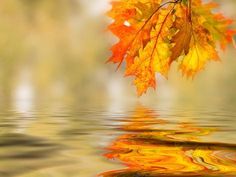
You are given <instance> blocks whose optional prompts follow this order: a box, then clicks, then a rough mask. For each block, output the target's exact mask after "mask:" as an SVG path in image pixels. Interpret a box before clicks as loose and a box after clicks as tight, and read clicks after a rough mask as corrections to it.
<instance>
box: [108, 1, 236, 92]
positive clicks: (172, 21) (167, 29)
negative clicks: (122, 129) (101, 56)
mask: <svg viewBox="0 0 236 177" xmlns="http://www.w3.org/2000/svg"><path fill="white" fill-rule="evenodd" d="M215 7H216V4H215V3H207V4H203V3H202V1H201V0H194V1H192V0H169V1H164V0H119V1H115V2H113V4H112V9H111V10H110V11H109V12H108V16H110V17H111V18H113V19H114V22H113V23H112V24H111V25H110V26H109V29H110V31H111V32H113V33H114V34H115V35H116V36H117V37H118V38H119V42H118V43H117V44H115V45H114V46H113V47H112V49H111V50H112V52H113V54H112V56H111V58H110V59H109V61H111V62H114V63H118V67H119V66H120V64H121V63H122V62H123V61H124V60H125V62H126V75H127V76H134V77H135V81H134V84H135V85H136V87H137V91H138V95H142V94H143V93H144V92H146V90H147V88H148V87H153V88H155V87H156V79H155V74H156V73H160V74H162V75H163V76H165V77H167V75H168V71H169V68H170V65H171V63H172V62H173V61H177V59H179V63H180V69H181V71H182V72H183V74H184V75H186V76H187V77H193V76H194V75H195V74H196V73H197V72H198V71H199V70H201V69H203V68H204V66H205V64H206V63H207V62H208V61H210V60H217V59H218V57H217V52H216V44H217V43H219V44H220V45H221V47H222V48H223V49H224V48H225V46H226V45H227V44H228V43H231V42H232V36H233V35H234V34H235V31H234V30H230V29H229V25H230V23H231V20H229V19H226V18H225V17H223V16H222V15H221V14H215V13H213V12H212V11H213V9H214V8H215Z"/></svg>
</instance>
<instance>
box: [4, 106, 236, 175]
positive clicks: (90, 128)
mask: <svg viewBox="0 0 236 177" xmlns="http://www.w3.org/2000/svg"><path fill="white" fill-rule="evenodd" d="M21 106H22V107H18V108H11V107H10V106H9V107H7V106H6V107H5V108H4V109H3V110H1V114H0V127H1V129H0V176H1V177H13V176H19V177H92V176H101V177H154V176H158V177H159V176H166V177H167V176H168V177H171V176H173V177H174V176H187V177H190V176H217V177H223V176H232V177H233V176H236V136H235V135H236V129H235V126H234V125H235V123H236V119H235V118H236V112H235V111H234V107H233V106H231V107H217V109H216V107H213V108H212V109H211V108H206V107H201V106H194V107H187V106H185V107H183V106H173V107H166V106H153V105H152V106H147V105H145V106H144V105H143V104H140V103H135V104H132V105H129V106H128V105H127V106H123V107H121V108H119V109H116V106H115V107H110V106H107V105H105V104H104V105H103V104H100V105H95V106H94V104H93V106H79V105H76V104H74V105H61V104H56V103H54V104H52V105H51V106H47V104H43V105H41V106H38V107H29V105H28V106H27V103H25V105H24V104H23V103H22V104H21Z"/></svg>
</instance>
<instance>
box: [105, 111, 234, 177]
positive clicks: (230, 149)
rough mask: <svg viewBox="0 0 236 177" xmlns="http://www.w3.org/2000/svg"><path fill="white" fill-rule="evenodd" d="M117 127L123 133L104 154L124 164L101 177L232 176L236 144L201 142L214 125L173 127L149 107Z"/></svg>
mask: <svg viewBox="0 0 236 177" xmlns="http://www.w3.org/2000/svg"><path fill="white" fill-rule="evenodd" d="M125 122H126V123H125V124H124V125H122V126H121V127H120V130H121V131H124V134H122V135H120V136H118V137H117V138H116V139H115V140H114V141H113V142H112V144H111V145H109V146H108V147H107V151H108V152H107V153H106V154H105V156H106V157H107V158H108V159H111V160H118V161H119V162H121V163H122V164H124V165H125V166H126V167H125V168H124V169H121V170H114V171H108V172H105V173H103V174H101V176H103V177H154V176H158V177H159V176H168V177H170V176H188V177H190V176H230V175H231V176H233V175H235V174H236V144H226V143H219V142H204V141H202V140H201V137H205V136H209V135H210V134H212V133H214V132H217V131H219V130H217V129H216V128H211V127H198V126H197V125H194V124H190V123H186V122H182V123H178V124H177V127H174V126H171V125H173V123H172V122H168V121H166V120H164V119H162V118H160V117H159V116H158V114H157V113H156V112H155V111H153V110H150V109H147V108H144V107H138V108H137V109H136V110H135V111H134V113H133V115H131V116H129V117H127V119H126V121H125Z"/></svg>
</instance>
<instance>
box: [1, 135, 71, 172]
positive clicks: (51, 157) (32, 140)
mask: <svg viewBox="0 0 236 177" xmlns="http://www.w3.org/2000/svg"><path fill="white" fill-rule="evenodd" d="M63 149H64V148H63V146H62V145H60V144H57V143H53V142H50V141H48V140H45V139H42V138H38V137H34V136H29V135H24V134H20V133H8V134H2V135H1V136H0V150H1V151H0V159H1V168H0V176H4V177H12V176H19V175H21V174H24V173H28V172H31V171H35V170H39V169H43V168H48V167H55V166H60V165H62V164H64V163H65V162H66V161H65V159H61V158H60V151H61V150H63ZM55 157H56V158H55ZM67 163H68V161H67Z"/></svg>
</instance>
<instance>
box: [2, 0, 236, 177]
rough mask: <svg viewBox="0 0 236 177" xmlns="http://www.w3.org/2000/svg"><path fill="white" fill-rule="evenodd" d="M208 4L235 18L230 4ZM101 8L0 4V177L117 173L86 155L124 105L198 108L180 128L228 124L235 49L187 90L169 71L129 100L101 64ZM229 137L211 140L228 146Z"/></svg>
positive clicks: (52, 0) (64, 0)
mask: <svg viewBox="0 0 236 177" xmlns="http://www.w3.org/2000/svg"><path fill="white" fill-rule="evenodd" d="M215 1H217V2H219V3H220V6H219V10H220V11H222V12H223V13H224V14H225V15H226V16H228V17H230V18H232V19H236V11H235V9H236V1H235V0H215ZM109 8H110V5H109V0H0V127H1V129H0V158H1V162H0V164H1V165H0V176H4V177H8V176H9V177H10V176H19V175H21V174H22V176H28V177H29V176H32V177H33V176H37V177H39V176H40V177H41V176H42V177H46V176H47V177H48V176H56V177H60V176H68V175H69V176H70V177H73V176H81V177H86V176H94V175H95V174H97V173H100V172H102V171H103V170H104V171H105V170H108V169H112V168H114V167H117V166H119V165H118V164H110V163H108V162H105V160H104V159H103V158H102V157H100V156H96V155H95V154H97V153H98V152H97V151H99V150H96V148H98V147H100V146H101V147H104V146H106V144H108V142H109V141H110V138H111V137H110V134H112V132H111V131H112V130H110V129H109V130H107V129H106V128H110V127H109V125H114V126H115V125H118V124H119V123H118V122H109V121H108V120H110V118H111V117H112V116H114V115H116V116H117V117H116V118H118V117H119V116H124V117H125V116H126V114H119V113H120V112H119V111H121V112H123V111H124V112H125V111H126V110H127V109H128V107H126V105H136V104H143V105H145V106H147V107H149V108H150V107H158V109H163V111H162V112H161V115H162V116H163V115H165V114H167V113H171V111H172V107H174V108H175V110H180V111H181V109H183V108H189V109H190V110H191V108H192V109H195V108H198V109H196V112H194V111H193V112H192V111H190V112H188V111H183V112H181V114H178V115H179V116H180V117H181V116H182V120H183V121H190V122H191V121H194V120H195V118H196V117H197V116H199V115H201V114H204V112H199V110H202V109H203V110H205V108H206V109H207V110H208V111H209V110H211V109H212V110H213V112H214V111H216V110H220V109H221V110H224V109H227V111H225V112H223V113H224V114H223V113H222V112H221V113H222V114H220V115H222V116H221V117H220V118H221V120H224V118H225V115H226V114H227V115H228V118H229V119H230V121H228V122H226V123H228V125H229V126H232V127H231V128H233V126H234V125H235V123H236V122H235V119H234V118H235V116H236V114H235V111H234V110H235V106H236V94H235V91H236V58H235V56H236V50H235V48H233V47H232V46H229V47H228V48H227V49H226V50H225V51H224V52H222V51H221V52H220V56H221V62H215V63H214V62H211V63H209V64H208V65H207V67H206V69H205V70H204V71H202V72H200V73H199V74H198V75H197V77H196V78H195V79H194V80H193V81H192V80H187V79H186V78H183V77H182V76H181V73H180V72H178V67H177V66H176V65H173V66H172V68H171V71H170V74H169V79H168V80H166V79H164V78H163V77H161V76H157V77H158V86H157V90H155V91H154V90H152V89H150V90H148V93H147V94H146V95H143V96H142V97H141V98H138V97H137V96H136V90H135V87H134V86H133V85H132V78H124V77H123V71H124V68H121V69H120V70H119V71H116V66H114V65H112V64H106V63H105V62H106V60H107V58H108V57H109V56H110V55H111V53H110V51H109V48H110V47H111V45H112V44H114V41H115V39H116V38H115V37H114V36H113V35H112V34H110V33H109V32H108V31H106V26H107V25H108V24H109V23H110V22H111V19H109V18H107V17H106V16H105V15H104V14H105V12H106V11H107V10H108V9H109ZM234 27H236V25H234ZM131 107H132V106H131ZM93 108H94V110H95V112H96V114H95V113H94V112H90V109H92V110H93ZM101 110H103V111H104V110H105V111H104V112H101ZM229 110H231V112H230V111H229ZM177 112H178V111H177ZM115 113H117V114H118V115H117V114H115ZM211 116H212V117H208V118H209V119H210V120H212V119H214V116H213V115H211ZM166 117H168V116H166ZM200 117H201V116H200ZM201 118H203V119H204V117H201ZM106 119H107V121H108V122H106V121H105V120H106ZM177 120H178V119H177ZM201 121H202V120H201ZM108 123H109V125H108ZM221 123H222V122H218V124H221ZM104 127H105V128H104ZM112 128H114V127H112ZM235 132H236V131H235ZM235 132H234V134H233V133H232V132H231V133H230V134H229V132H225V134H224V136H223V135H222V136H221V137H220V136H218V138H222V139H223V140H224V141H230V142H231V141H233V140H235ZM113 133H114V132H113ZM226 135H227V136H226ZM233 137H234V139H233ZM217 140H219V139H217ZM58 152H59V155H58V154H57V153H58ZM54 153H55V154H54ZM35 154H38V156H36V155H35ZM51 156H52V158H51ZM22 162H24V163H22ZM67 162H69V163H68V164H67V165H69V168H67V167H68V166H62V167H61V168H60V165H62V164H64V163H67ZM78 162H79V163H78ZM90 162H93V163H90ZM71 163H73V164H71ZM77 163H78V164H77ZM88 163H90V165H89V167H88V166H87V165H86V164H88ZM54 166H56V167H57V168H56V169H51V167H54ZM58 166H59V167H58ZM40 169H44V170H42V171H39V172H37V173H29V174H28V172H31V171H34V170H40ZM78 170H79V172H78ZM26 172H27V173H26ZM23 174H26V175H23ZM79 174H82V175H79Z"/></svg>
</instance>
